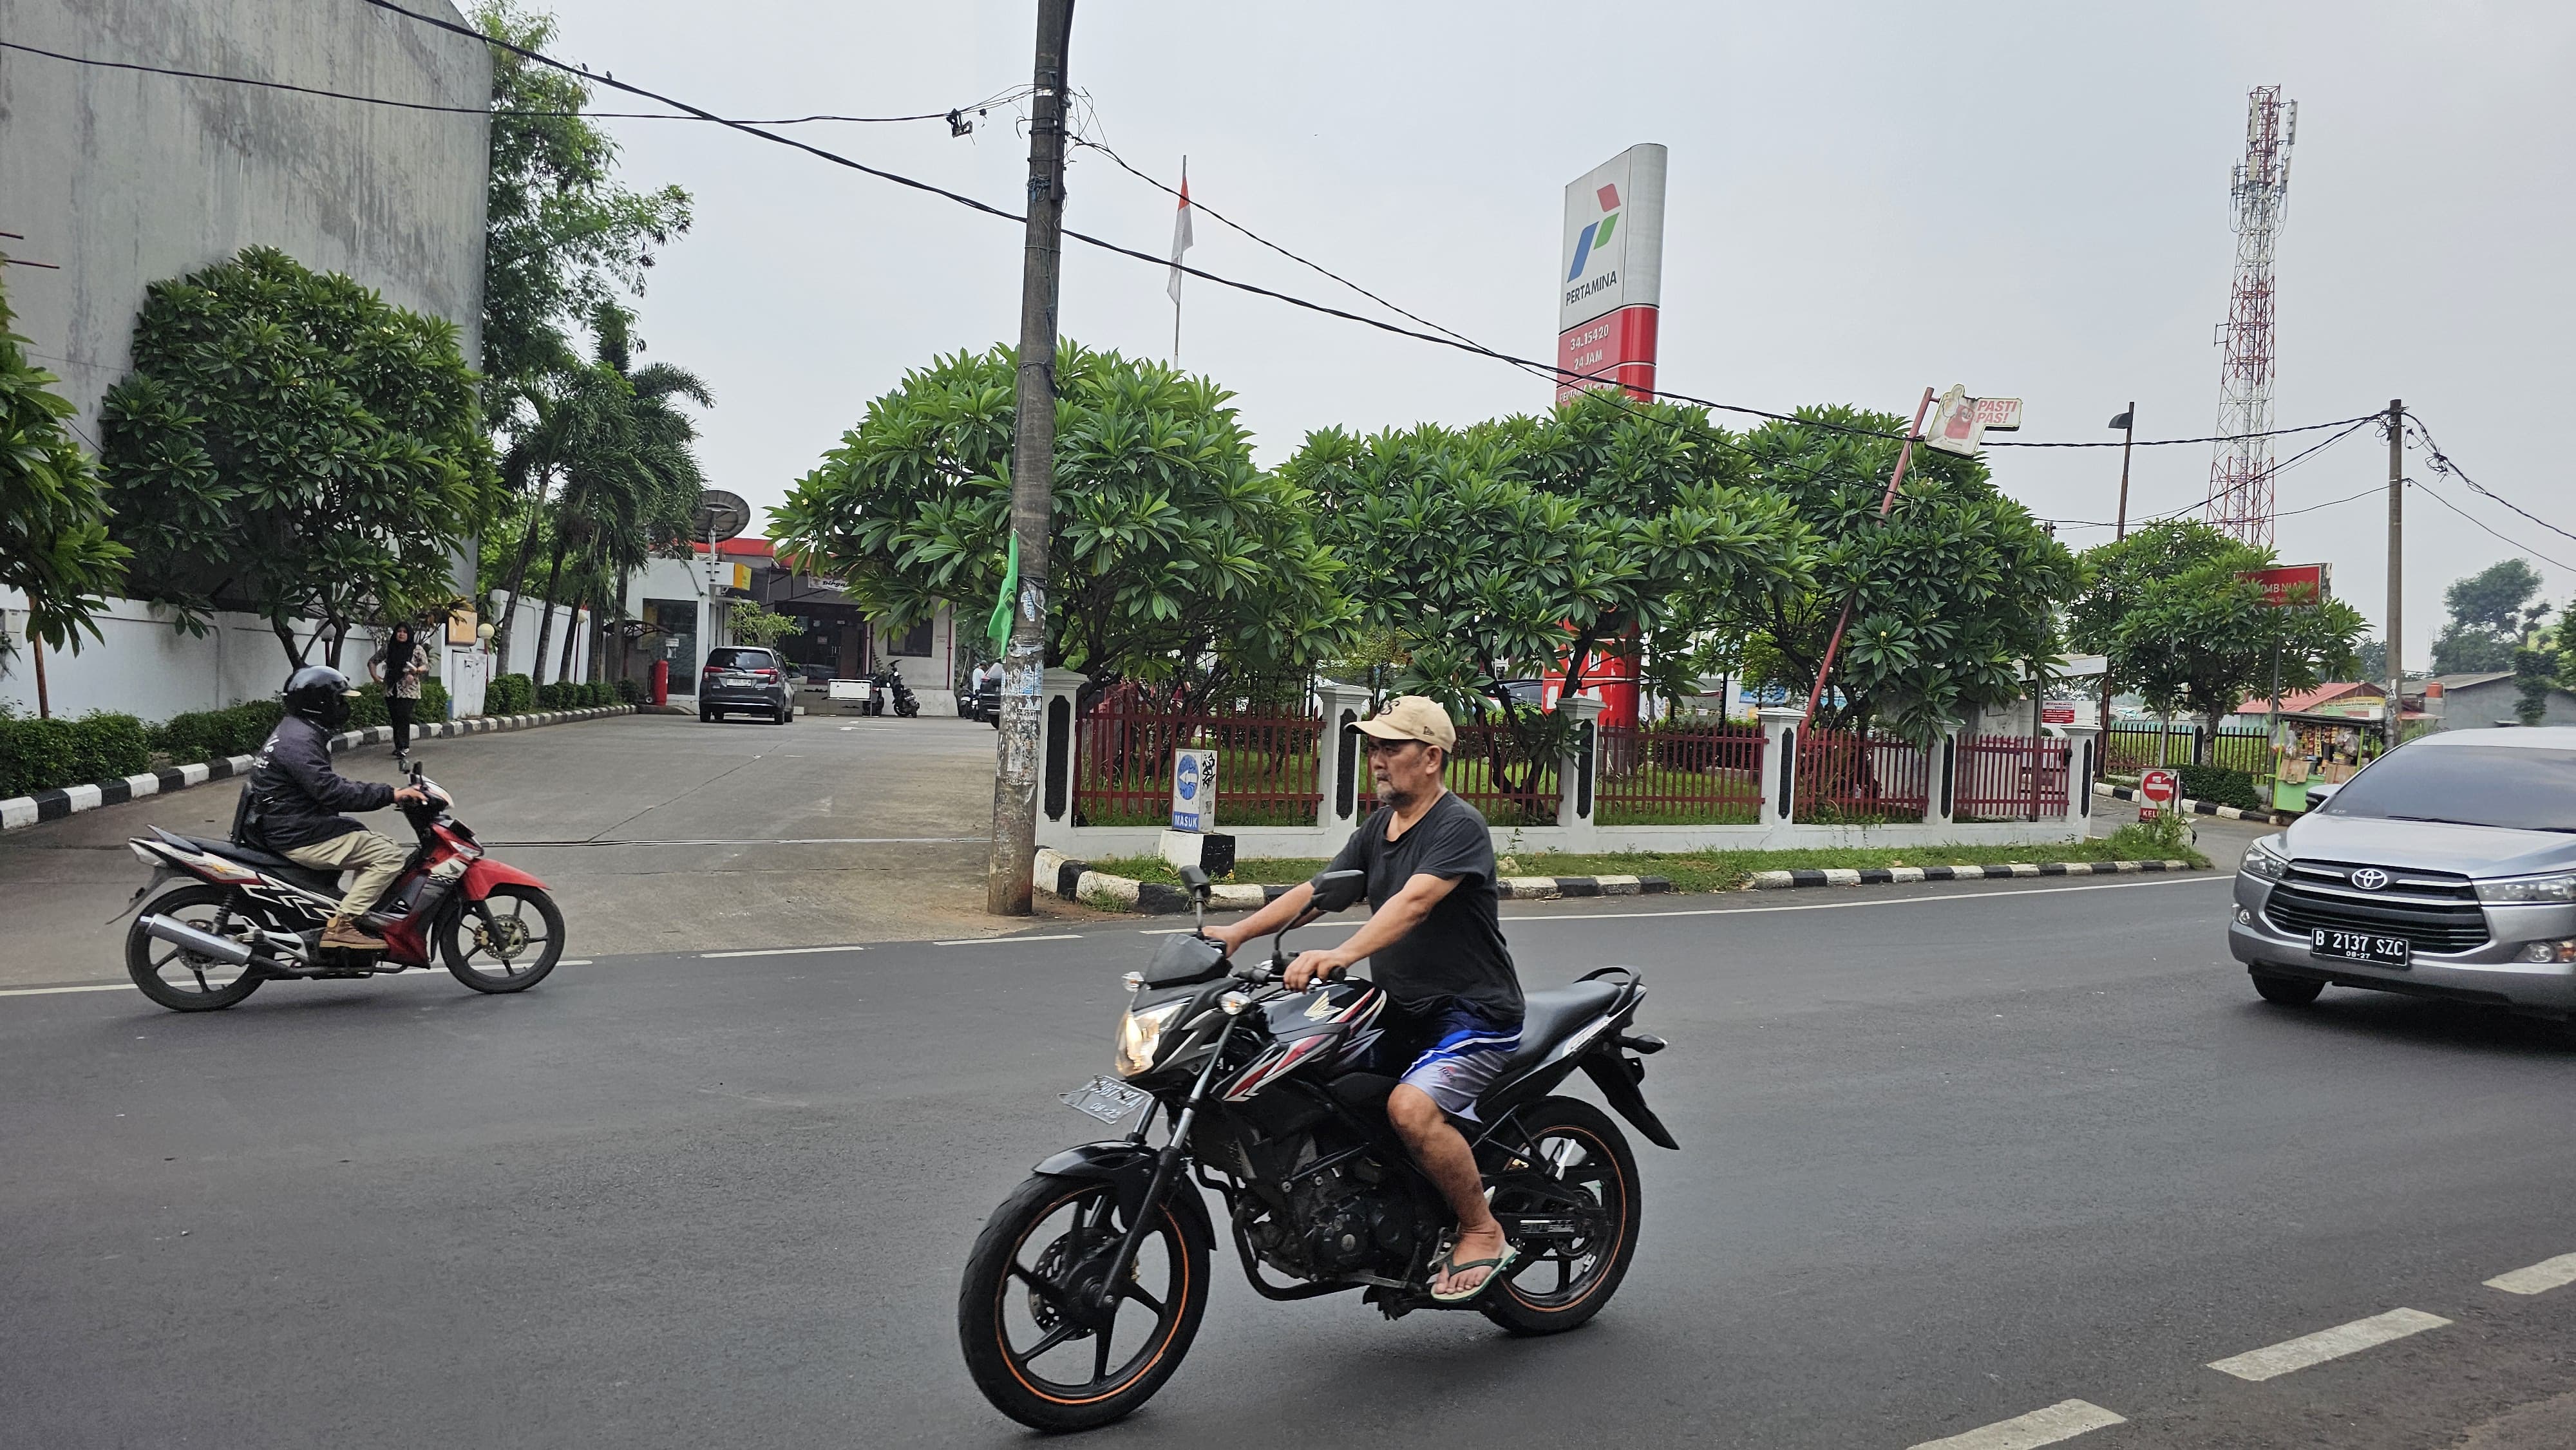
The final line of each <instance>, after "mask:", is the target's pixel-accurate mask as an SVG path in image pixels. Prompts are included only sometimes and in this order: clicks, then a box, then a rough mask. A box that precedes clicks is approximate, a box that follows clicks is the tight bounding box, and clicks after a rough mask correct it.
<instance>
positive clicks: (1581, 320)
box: [1556, 142, 1665, 402]
mask: <svg viewBox="0 0 2576 1450" xmlns="http://www.w3.org/2000/svg"><path fill="white" fill-rule="evenodd" d="M1664 159H1665V153H1664V148H1663V147H1661V146H1659V145H1656V144H1655V143H1653V142H1646V143H1644V144H1642V145H1637V146H1631V147H1629V148H1628V149H1627V150H1625V151H1622V152H1620V153H1619V154H1618V155H1616V156H1613V157H1611V158H1610V159H1609V160H1607V161H1604V162H1602V163H1601V164H1600V165H1598V166H1596V167H1594V168H1592V169H1591V170H1590V171H1587V172H1585V173H1584V174H1583V175H1581V176H1579V177H1576V178H1575V179H1574V180H1573V181H1572V182H1571V183H1569V184H1568V185H1567V186H1566V188H1565V228H1564V234H1563V250H1562V251H1560V252H1559V253H1558V256H1557V263H1556V267H1557V271H1556V277H1557V289H1556V294H1557V295H1556V334H1557V335H1556V366H1557V379H1556V398H1557V401H1558V402H1563V401H1565V399H1566V398H1568V397H1570V396H1572V395H1573V394H1575V393H1578V392H1581V391H1583V390H1584V389H1586V388H1610V387H1621V388H1626V389H1627V390H1629V391H1630V392H1632V393H1635V394H1636V395H1637V396H1638V397H1640V398H1646V397H1651V396H1653V394H1654V388H1655V330H1656V317H1657V314H1658V311H1659V309H1660V307H1661V304H1662V302H1663V295H1664Z"/></svg>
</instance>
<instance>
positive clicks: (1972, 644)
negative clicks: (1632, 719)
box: [1733, 407, 2082, 740]
mask: <svg viewBox="0 0 2576 1450" xmlns="http://www.w3.org/2000/svg"><path fill="white" fill-rule="evenodd" d="M1797 417H1798V421H1795V422H1774V423H1766V424H1764V425H1763V426H1762V427H1760V428H1756V429H1754V430H1752V431H1751V432H1749V433H1747V434H1745V435H1744V437H1743V440H1742V444H1741V446H1742V447H1743V449H1744V450H1745V452H1746V453H1747V454H1749V455H1750V459H1749V469H1748V473H1747V478H1748V482H1750V483H1752V484H1754V485H1757V486H1759V487H1762V488H1764V489H1766V490H1768V491H1771V492H1773V493H1776V494H1778V495H1779V496H1780V497H1782V498H1784V499H1785V500H1787V501H1788V504H1789V506H1790V508H1791V509H1792V510H1793V512H1794V513H1795V515H1796V517H1797V519H1798V520H1799V521H1800V522H1801V523H1802V524H1803V525H1804V527H1805V528H1806V529H1807V530H1808V532H1809V533H1810V534H1811V535H1812V536H1813V538H1814V540H1815V545H1814V551H1813V568H1814V572H1815V587H1814V588H1813V589H1812V590H1807V591H1800V592H1794V593H1776V592H1775V593H1769V594H1755V595H1748V596H1746V597H1744V598H1743V599H1742V600H1741V601H1739V604H1738V607H1737V608H1736V609H1735V610H1734V612H1733V624H1734V628H1735V631H1736V632H1737V633H1738V634H1740V636H1741V637H1742V638H1743V640H1744V648H1743V668H1744V670H1745V673H1746V675H1747V676H1748V678H1751V679H1753V680H1755V681H1757V682H1760V683H1765V684H1777V685H1784V686H1786V687H1788V688H1789V689H1790V690H1791V691H1792V692H1793V693H1799V694H1802V693H1804V692H1806V691H1808V690H1810V689H1812V688H1814V686H1815V683H1816V672H1817V670H1818V668H1819V667H1820V666H1821V665H1822V663H1823V660H1824V653H1825V649H1826V646H1827V644H1828V642H1829V641H1830V640H1831V638H1832V636H1833V629H1834V623H1835V621H1836V620H1837V619H1838V618H1840V617H1841V615H1842V610H1843V605H1844V601H1846V600H1848V601H1850V604H1851V622H1850V625H1849V627H1848V629H1847V630H1846V631H1845V633H1844V636H1843V643H1842V649H1841V652H1840V654H1839V656H1838V657H1837V660H1836V663H1835V665H1834V674H1833V679H1832V681H1831V683H1830V684H1829V685H1828V687H1827V688H1828V692H1829V696H1830V692H1831V691H1834V690H1839V691H1841V692H1842V696H1843V703H1842V704H1840V705H1835V704H1834V703H1833V701H1832V700H1831V698H1828V699H1827V700H1826V701H1824V702H1821V703H1819V705H1818V706H1817V711H1816V715H1817V718H1818V719H1819V720H1820V721H1823V722H1826V723H1829V724H1835V725H1841V726H1845V727H1853V726H1858V725H1861V724H1864V723H1876V724H1879V725H1881V726H1884V727H1885V728H1887V729H1889V730H1891V731H1893V732H1895V733H1897V734H1899V735H1903V736H1906V737H1908V738H1912V739H1916V740H1928V739H1930V738H1932V737H1933V736H1936V735H1938V734H1939V733H1940V732H1941V731H1942V730H1944V729H1946V728H1949V727H1952V726H1955V725H1958V724H1960V723H1961V722H1963V721H1966V720H1969V719H1971V718H1973V717H1974V715H1975V714H1976V712H1977V711H1978V710H1980V709H1984V708H1987V707H1991V706H1996V705H2002V704H2005V703H2008V702H2010V701H2012V700H2014V699H2016V698H2018V697H2020V695H2021V694H2022V691H2023V688H2024V685H2023V680H2024V670H2025V666H2026V664H2027V663H2028V662H2030V661H2034V660H2037V661H2043V662H2044V661H2046V660H2049V659H2051V658H2054V657H2055V656H2056V655H2057V654H2058V653H2059V652H2060V645H2061V640H2060V637H2059V627H2058V610H2059V608H2060V606H2062V605H2064V604H2065V603H2066V602H2067V601H2069V600H2071V599H2073V598H2074V597H2075V594H2076V590H2077V587H2078V585H2079V583H2080V581H2081V578H2082V573H2081V570H2080V569H2079V568H2078V566H2077V565H2076V562H2075V556H2074V555H2073V553H2072V552H2070V551H2069V550H2068V549H2067V548H2066V546H2065V545H2063V544H2060V543H2058V542H2057V540H2056V539H2054V538H2052V537H2051V536H2050V535H2049V534H2048V533H2047V531H2046V530H2044V529H2042V528H2041V527H2040V526H2039V524H2038V522H2037V521H2035V520H2034V519H2032V518H2031V516H2030V511H2029V510H2028V509H2025V508H2023V507H2022V506H2021V505H2020V504H2019V503H2016V502H2015V501H2013V500H2012V499H2010V498H2007V497H2006V496H2005V495H2004V494H2003V492H2002V491H2001V490H2000V489H1998V488H1996V487H1995V484H1994V481H1993V479H1992V477H1991V476H1990V475H1989V474H1988V473H1987V471H1986V464H1985V460H1984V459H1983V458H1981V457H1960V456H1958V455H1956V454H1950V453H1942V452H1937V451H1933V450H1930V449H1925V448H1917V449H1915V450H1914V455H1913V460H1912V463H1911V465H1910V466H1909V468H1908V471H1907V473H1906V476H1905V483H1904V487H1903V488H1902V489H1900V490H1899V491H1898V493H1897V496H1896V503H1895V506H1894V508H1893V510H1892V511H1891V512H1890V513H1889V514H1888V515H1887V516H1886V517H1885V518H1881V517H1880V516H1879V512H1878V510H1879V504H1880V501H1881V500H1882V499H1883V498H1884V497H1885V496H1886V492H1887V480H1888V476H1889V475H1890V474H1891V473H1892V472H1893V471H1894V470H1895V466H1896V454H1897V449H1898V447H1899V445H1898V444H1897V443H1896V441H1895V440H1894V438H1893V437H1892V436H1867V435H1897V434H1901V433H1902V432H1903V431H1904V428H1905V422H1906V420H1905V419H1903V418H1900V417H1897V416H1895V415H1893V414H1887V413H1872V412H1865V411H1861V410H1858V409H1853V408H1842V407H1833V408H1809V409H1801V410H1799V412H1798V415H1797Z"/></svg>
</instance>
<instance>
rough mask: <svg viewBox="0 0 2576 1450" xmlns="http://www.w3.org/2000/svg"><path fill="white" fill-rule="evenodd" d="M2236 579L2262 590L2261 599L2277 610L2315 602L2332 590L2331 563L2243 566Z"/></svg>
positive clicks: (2332, 568)
mask: <svg viewBox="0 0 2576 1450" xmlns="http://www.w3.org/2000/svg"><path fill="white" fill-rule="evenodd" d="M2236 577H2237V578H2239V579H2242V580H2244V581H2245V582H2247V583H2249V584H2252V585H2254V586H2255V587H2257V588H2259V589H2261V590H2262V591H2263V602H2264V603H2265V604H2267V605H2270V606H2271V607H2273V608H2275V609H2278V608H2281V607H2283V606H2285V605H2292V604H2316V603H2320V602H2322V601H2323V600H2325V599H2326V598H2327V597H2329V596H2330V595H2331V594H2332V593H2333V592H2334V566H2333V565H2331V564H2284V565H2282V566H2281V567H2279V568H2277V569H2246V570H2242V571H2240V572H2239V573H2238V574H2237V576H2236Z"/></svg>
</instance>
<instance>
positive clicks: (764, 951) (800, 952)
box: [698, 947, 867, 960]
mask: <svg viewBox="0 0 2576 1450" xmlns="http://www.w3.org/2000/svg"><path fill="white" fill-rule="evenodd" d="M866 950H867V948H866V947H763V948H761V949H760V950H758V951H745V952H700V953H698V955H699V956H701V957H705V958H707V959H709V960H713V959H715V958H718V957H801V956H805V955H807V954H809V953H812V952H863V951H866Z"/></svg>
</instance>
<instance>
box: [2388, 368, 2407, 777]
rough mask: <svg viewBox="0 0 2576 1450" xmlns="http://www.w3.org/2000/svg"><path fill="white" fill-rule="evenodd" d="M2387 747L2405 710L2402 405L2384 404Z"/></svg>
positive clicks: (2396, 737) (2397, 737)
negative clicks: (2386, 518) (2386, 563)
mask: <svg viewBox="0 0 2576 1450" xmlns="http://www.w3.org/2000/svg"><path fill="white" fill-rule="evenodd" d="M2385 638H2386V641H2387V645H2388V705H2387V710H2388V743H2387V745H2386V746H2385V747H2384V748H2385V749H2386V750H2395V749H2396V748H2397V742H2398V741H2399V740H2400V739H2401V738H2402V735H2401V732H2400V728H2399V725H2398V720H2397V717H2398V716H2399V715H2402V714H2404V713H2405V710H2406V401H2405V400H2404V399H2402V398H2391V399H2389V400H2388V632H2387V635H2386V636H2385Z"/></svg>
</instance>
